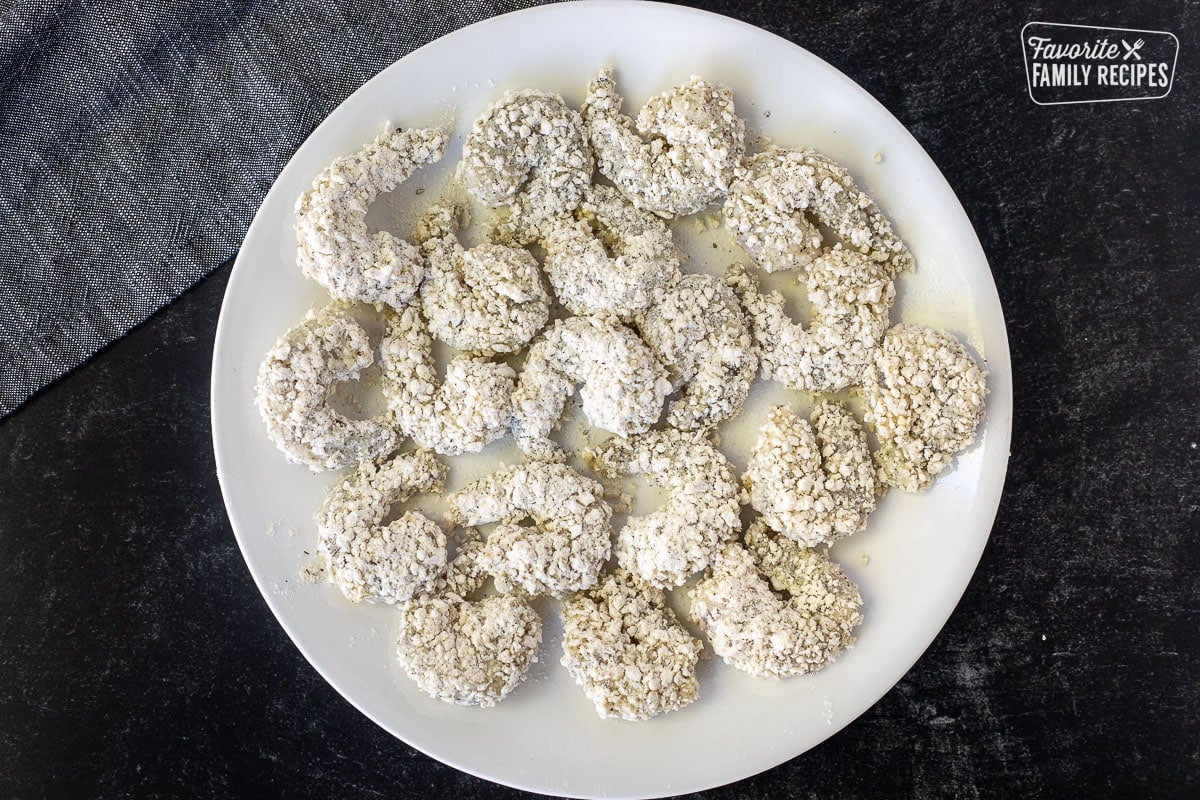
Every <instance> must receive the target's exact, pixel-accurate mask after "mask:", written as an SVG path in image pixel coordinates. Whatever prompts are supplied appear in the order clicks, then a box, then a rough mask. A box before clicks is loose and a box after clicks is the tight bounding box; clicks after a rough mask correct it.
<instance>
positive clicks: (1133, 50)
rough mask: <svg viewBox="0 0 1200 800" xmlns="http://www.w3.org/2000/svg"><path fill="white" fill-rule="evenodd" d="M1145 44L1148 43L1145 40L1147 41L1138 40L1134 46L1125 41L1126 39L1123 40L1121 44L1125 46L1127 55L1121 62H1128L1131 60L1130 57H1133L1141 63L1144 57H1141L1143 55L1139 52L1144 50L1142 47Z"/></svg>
mask: <svg viewBox="0 0 1200 800" xmlns="http://www.w3.org/2000/svg"><path fill="white" fill-rule="evenodd" d="M1145 43H1146V40H1145V39H1138V40H1137V41H1136V42H1134V43H1133V44H1132V45H1130V44H1129V42H1127V41H1125V40H1124V39H1122V40H1121V44H1122V45H1124V47H1125V55H1124V57H1123V58H1122V59H1121V60H1122V61H1128V60H1129V57H1130V56H1133V57H1134V58H1136V59H1137V60H1138V61H1141V60H1142V56H1141V54H1140V53H1139V52H1138V50H1141V49H1142V45H1144V44H1145Z"/></svg>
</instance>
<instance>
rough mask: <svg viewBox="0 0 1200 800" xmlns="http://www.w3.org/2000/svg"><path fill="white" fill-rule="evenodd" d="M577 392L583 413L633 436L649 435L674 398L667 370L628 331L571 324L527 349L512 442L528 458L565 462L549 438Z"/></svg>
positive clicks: (607, 323)
mask: <svg viewBox="0 0 1200 800" xmlns="http://www.w3.org/2000/svg"><path fill="white" fill-rule="evenodd" d="M576 384H582V388H581V389H580V390H579V396H580V398H581V399H582V401H583V413H584V414H585V415H586V416H587V418H588V421H589V422H591V424H593V425H595V426H596V427H598V428H603V429H604V430H607V431H612V432H613V433H618V434H621V435H622V436H627V435H629V434H633V433H642V432H643V431H646V430H648V429H649V428H650V426H651V425H653V424H654V423H655V422H656V421H657V420H658V417H659V415H660V414H661V413H662V404H663V399H664V398H665V397H666V396H667V394H668V393H670V391H671V383H670V381H668V380H667V373H666V369H665V368H664V367H663V365H662V364H660V363H658V359H656V358H655V357H654V353H652V352H651V351H650V348H649V347H647V346H646V344H645V342H643V341H642V340H641V339H639V338H638V335H637V334H636V333H634V332H633V331H632V330H630V329H629V328H627V327H625V326H624V325H622V324H620V323H619V322H616V321H615V320H612V319H609V318H603V317H571V318H569V319H566V320H559V321H558V322H555V323H554V327H553V328H551V329H550V330H549V331H547V332H546V333H544V334H543V335H542V338H540V339H538V340H537V341H535V342H534V343H533V346H532V347H530V348H529V356H528V358H526V360H525V366H524V368H523V369H522V371H521V376H520V378H519V379H518V381H517V388H516V391H514V392H513V398H512V400H513V424H512V430H513V435H514V437H515V438H516V440H517V445H518V446H519V447H520V448H521V451H522V452H524V453H525V454H526V455H529V456H531V457H537V458H551V459H555V458H561V457H562V451H561V449H560V448H559V446H558V445H557V444H555V443H554V442H553V441H551V440H550V439H549V438H548V437H549V434H550V432H551V431H552V430H553V429H554V427H555V425H557V424H558V419H559V417H560V416H561V415H562V411H563V406H564V405H565V404H566V401H567V397H568V395H570V394H571V391H572V390H573V389H574V387H575V385H576Z"/></svg>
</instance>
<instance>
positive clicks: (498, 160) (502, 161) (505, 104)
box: [458, 89, 592, 242]
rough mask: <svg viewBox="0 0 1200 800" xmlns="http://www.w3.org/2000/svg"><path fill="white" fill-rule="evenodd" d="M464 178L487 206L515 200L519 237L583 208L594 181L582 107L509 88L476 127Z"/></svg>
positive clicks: (461, 172)
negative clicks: (580, 110)
mask: <svg viewBox="0 0 1200 800" xmlns="http://www.w3.org/2000/svg"><path fill="white" fill-rule="evenodd" d="M458 179H459V181H460V182H461V183H462V184H463V186H465V187H466V189H467V191H469V192H470V193H471V194H472V195H474V197H475V198H476V199H477V200H479V201H480V202H481V203H483V204H484V205H487V206H492V207H496V206H503V205H508V206H510V210H511V213H512V218H511V220H510V228H511V232H512V233H513V234H514V235H515V237H516V238H517V239H518V241H522V242H529V241H533V240H534V239H536V238H537V237H538V234H539V231H540V230H541V227H542V226H543V225H544V224H545V223H547V222H548V221H550V220H552V219H554V218H555V217H560V216H562V215H564V214H568V213H570V212H571V211H573V210H575V207H576V206H578V205H579V201H580V200H582V199H583V194H584V192H586V191H587V188H588V186H590V185H591V182H592V152H591V148H589V147H588V142H587V137H586V136H585V135H584V132H583V120H582V119H581V118H580V116H579V112H577V111H575V110H574V109H572V108H570V107H569V106H567V104H566V103H565V102H564V101H563V99H562V97H560V96H559V95H557V94H554V93H552V92H543V91H539V90H536V89H523V90H520V91H510V92H505V93H504V95H503V96H502V97H501V98H500V99H499V100H497V101H496V102H495V103H493V104H492V105H491V106H489V107H488V108H487V110H486V111H484V112H483V114H482V115H481V116H480V117H479V118H478V119H477V120H475V123H474V125H472V126H471V132H470V134H469V135H468V136H467V140H466V142H465V143H464V144H463V154H462V161H461V162H460V163H459V165H458Z"/></svg>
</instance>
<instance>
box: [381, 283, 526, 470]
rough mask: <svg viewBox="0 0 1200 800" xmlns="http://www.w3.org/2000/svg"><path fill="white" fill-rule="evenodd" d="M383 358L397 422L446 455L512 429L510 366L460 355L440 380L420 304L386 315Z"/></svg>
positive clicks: (480, 444) (390, 403) (473, 449)
mask: <svg viewBox="0 0 1200 800" xmlns="http://www.w3.org/2000/svg"><path fill="white" fill-rule="evenodd" d="M379 358H380V362H381V363H382V365H383V393H384V396H385V397H387V401H388V407H389V408H390V409H391V411H392V413H393V414H394V415H395V418H396V424H397V425H398V426H399V428H400V430H401V431H403V432H404V433H405V434H406V435H408V436H411V437H412V439H413V441H415V442H416V443H417V444H419V445H420V446H421V447H426V448H429V449H431V450H434V451H435V452H438V453H441V454H442V455H459V454H461V453H477V452H479V451H480V450H482V449H483V448H484V447H485V446H487V445H488V444H490V443H491V442H494V441H496V440H497V439H499V438H501V437H503V436H504V435H505V434H506V433H507V432H508V426H509V423H510V421H511V420H512V393H513V388H514V386H515V384H516V373H515V372H513V369H512V367H510V366H508V365H507V364H502V363H499V362H496V361H489V360H488V359H486V358H482V357H479V356H468V355H457V356H455V357H454V358H453V359H452V360H451V362H450V364H449V365H448V366H447V367H446V377H445V379H444V380H443V381H442V383H441V385H440V386H439V385H438V382H437V371H436V370H435V369H434V363H433V340H432V339H431V338H430V336H429V333H428V332H427V331H426V329H425V322H424V320H423V319H422V317H421V312H420V310H419V309H418V308H417V307H416V306H409V307H408V308H406V309H404V310H403V311H401V312H400V313H398V314H396V313H391V314H389V315H388V324H387V332H386V334H385V335H384V337H383V341H382V342H381V343H380V345H379Z"/></svg>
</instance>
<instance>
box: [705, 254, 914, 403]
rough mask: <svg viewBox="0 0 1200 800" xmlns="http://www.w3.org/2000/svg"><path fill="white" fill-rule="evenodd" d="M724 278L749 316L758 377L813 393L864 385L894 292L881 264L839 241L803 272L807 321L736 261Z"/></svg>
mask: <svg viewBox="0 0 1200 800" xmlns="http://www.w3.org/2000/svg"><path fill="white" fill-rule="evenodd" d="M725 280H726V282H727V283H728V284H729V285H730V286H732V287H733V290H734V291H735V292H736V293H737V295H738V298H739V299H740V300H741V301H742V305H743V306H744V307H745V309H746V312H747V313H748V314H749V316H750V322H751V326H752V328H753V331H754V339H755V341H756V342H757V343H758V347H759V363H760V364H761V366H762V376H763V377H764V378H766V379H767V380H775V381H779V382H780V383H782V384H783V385H784V386H786V387H788V388H789V389H796V390H800V391H805V392H812V393H814V394H826V393H832V392H837V391H840V390H842V389H845V388H847V387H851V386H858V385H860V384H861V383H862V380H863V373H864V372H866V369H867V367H868V365H870V363H871V358H872V357H873V356H874V354H875V350H876V348H877V347H878V345H879V339H880V337H882V336H883V333H884V331H886V330H887V327H888V315H889V313H890V311H891V308H892V302H893V301H894V300H895V298H896V289H895V286H894V285H893V284H892V279H891V278H890V277H888V274H887V272H886V270H884V269H883V267H882V266H880V265H879V264H878V263H876V262H874V261H871V260H870V259H868V258H866V257H865V256H862V255H860V254H858V253H855V252H854V251H852V250H846V249H844V248H842V247H841V246H837V247H835V248H833V249H832V250H828V251H826V252H825V253H823V254H822V255H821V256H820V257H819V258H818V259H817V260H816V261H814V262H813V264H812V267H811V269H810V271H809V273H808V276H807V282H808V299H809V302H811V303H812V319H811V320H810V321H809V324H808V325H807V326H804V325H801V324H799V323H796V322H793V321H792V320H791V319H789V318H788V316H787V313H786V311H785V309H784V299H783V295H781V294H780V293H779V292H770V293H769V294H763V293H762V292H761V291H760V289H759V286H758V279H757V278H755V277H754V276H753V275H751V274H750V273H748V272H747V271H746V269H745V267H743V266H742V265H741V264H734V265H732V266H730V267H728V268H726V270H725Z"/></svg>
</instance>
